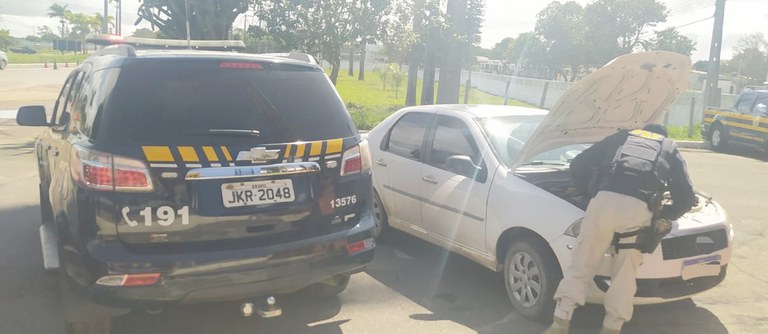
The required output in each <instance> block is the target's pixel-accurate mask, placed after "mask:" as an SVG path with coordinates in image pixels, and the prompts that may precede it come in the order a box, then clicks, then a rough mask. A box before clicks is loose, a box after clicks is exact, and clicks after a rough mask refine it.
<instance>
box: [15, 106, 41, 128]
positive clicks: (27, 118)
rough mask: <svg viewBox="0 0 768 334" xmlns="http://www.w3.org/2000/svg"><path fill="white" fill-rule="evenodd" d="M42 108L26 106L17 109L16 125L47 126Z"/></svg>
mask: <svg viewBox="0 0 768 334" xmlns="http://www.w3.org/2000/svg"><path fill="white" fill-rule="evenodd" d="M46 118H47V116H46V115H45V107H43V106H26V107H21V108H19V112H18V113H17V114H16V123H17V124H19V125H23V126H47V125H48V120H47V119H46Z"/></svg>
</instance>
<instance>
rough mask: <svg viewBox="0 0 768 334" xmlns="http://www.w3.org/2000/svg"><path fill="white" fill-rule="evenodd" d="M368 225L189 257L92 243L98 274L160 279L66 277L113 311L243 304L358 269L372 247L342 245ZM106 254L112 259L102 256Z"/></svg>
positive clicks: (366, 234)
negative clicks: (352, 250) (136, 282)
mask: <svg viewBox="0 0 768 334" xmlns="http://www.w3.org/2000/svg"><path fill="white" fill-rule="evenodd" d="M372 227H373V217H372V216H371V215H366V216H364V217H362V219H361V221H360V223H359V224H358V225H356V226H355V227H353V228H351V229H349V230H345V231H341V232H337V233H333V234H328V235H324V236H319V237H314V238H311V239H305V240H299V241H295V242H291V243H286V244H279V245H274V246H269V247H262V248H252V249H241V250H228V251H218V252H217V251H211V252H203V253H194V254H186V253H185V254H171V255H167V254H164V255H134V254H131V253H129V252H128V251H127V250H126V249H125V248H124V247H123V246H122V245H121V244H120V243H119V242H110V243H104V242H100V241H92V242H91V243H90V244H89V247H88V248H89V255H88V256H89V257H90V258H89V260H90V261H88V262H91V263H92V264H94V262H95V264H96V265H97V267H102V268H111V269H110V270H108V271H107V272H105V273H103V275H102V276H105V275H119V274H131V273H134V274H139V273H150V272H160V273H161V278H160V281H159V282H158V283H157V284H154V285H151V286H138V287H114V286H102V285H99V284H96V283H93V282H95V280H96V279H97V278H98V277H96V279H91V280H89V281H90V282H91V283H89V284H87V285H82V284H77V283H75V281H81V282H82V279H79V280H75V279H72V278H70V277H69V275H67V277H68V278H69V279H68V280H69V283H70V284H69V285H70V287H73V288H74V289H73V290H74V291H73V292H75V294H76V295H77V296H78V297H80V298H82V299H85V300H86V301H89V302H94V303H96V304H99V305H104V306H109V307H117V308H132V307H143V306H156V305H159V304H185V303H199V302H212V301H224V300H244V299H248V298H254V297H260V296H264V295H271V294H281V293H291V292H295V291H297V290H300V289H302V288H305V287H307V286H310V285H312V284H314V283H317V282H320V281H324V280H327V279H329V278H331V277H333V276H336V275H343V274H352V273H356V272H360V271H362V270H363V269H364V268H365V265H366V264H367V263H368V262H370V261H371V260H373V248H371V249H369V250H366V251H362V252H360V253H356V254H349V253H348V252H347V249H346V245H347V244H349V243H352V242H355V241H360V240H365V239H367V238H370V237H371V229H372ZM94 243H98V245H94ZM105 254H109V255H108V256H110V257H112V258H111V259H108V258H104V256H105ZM97 257H98V258H97ZM120 268H131V269H130V270H119V269H120ZM134 268H141V269H140V270H136V269H134ZM116 269H118V270H116Z"/></svg>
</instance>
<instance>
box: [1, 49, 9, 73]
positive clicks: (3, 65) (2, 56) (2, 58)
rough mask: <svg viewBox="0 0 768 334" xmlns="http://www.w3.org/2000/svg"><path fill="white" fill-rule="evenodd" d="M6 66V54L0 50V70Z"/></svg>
mask: <svg viewBox="0 0 768 334" xmlns="http://www.w3.org/2000/svg"><path fill="white" fill-rule="evenodd" d="M6 67H8V55H6V54H5V52H3V51H0V70H4V69H5V68H6Z"/></svg>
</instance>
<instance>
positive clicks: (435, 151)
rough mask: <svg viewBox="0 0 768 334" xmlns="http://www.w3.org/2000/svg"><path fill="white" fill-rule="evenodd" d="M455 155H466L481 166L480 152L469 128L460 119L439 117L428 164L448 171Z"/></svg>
mask: <svg viewBox="0 0 768 334" xmlns="http://www.w3.org/2000/svg"><path fill="white" fill-rule="evenodd" d="M454 155H466V156H468V157H470V158H472V161H473V162H474V163H475V165H480V152H479V150H478V148H477V144H476V143H475V140H474V139H473V138H472V132H471V131H470V130H469V127H467V125H466V124H465V123H464V122H462V121H461V120H460V119H458V118H455V117H449V116H439V117H438V119H437V124H436V126H435V136H434V138H433V139H432V144H431V145H430V152H429V159H428V163H429V164H430V165H432V166H435V167H437V168H440V169H445V170H448V166H447V164H446V162H447V160H448V158H449V157H451V156H454Z"/></svg>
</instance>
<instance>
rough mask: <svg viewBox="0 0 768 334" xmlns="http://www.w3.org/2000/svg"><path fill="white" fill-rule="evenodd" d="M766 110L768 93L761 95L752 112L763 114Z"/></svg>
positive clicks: (767, 109)
mask: <svg viewBox="0 0 768 334" xmlns="http://www.w3.org/2000/svg"><path fill="white" fill-rule="evenodd" d="M766 111H768V95H759V96H758V97H757V100H756V101H755V106H754V107H752V114H754V115H757V116H762V115H764V114H765V112H766Z"/></svg>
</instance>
